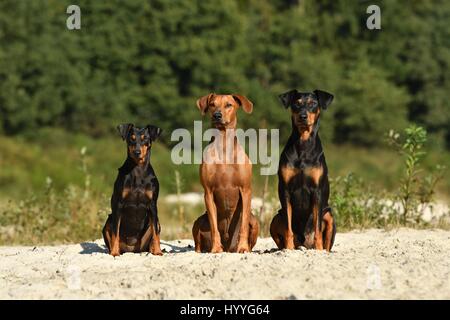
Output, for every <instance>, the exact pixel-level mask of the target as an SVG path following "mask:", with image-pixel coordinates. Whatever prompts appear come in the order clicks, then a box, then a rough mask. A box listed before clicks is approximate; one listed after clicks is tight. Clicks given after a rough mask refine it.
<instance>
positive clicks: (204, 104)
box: [197, 93, 214, 115]
mask: <svg viewBox="0 0 450 320" xmlns="http://www.w3.org/2000/svg"><path fill="white" fill-rule="evenodd" d="M212 97H214V93H210V94H208V95H206V96H203V97H201V98H200V99H198V100H197V108H199V109H200V112H201V113H202V115H204V114H205V113H206V111H208V105H209V103H210V101H211V98H212Z"/></svg>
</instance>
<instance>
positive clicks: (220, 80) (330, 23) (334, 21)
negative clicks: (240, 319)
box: [0, 0, 450, 148]
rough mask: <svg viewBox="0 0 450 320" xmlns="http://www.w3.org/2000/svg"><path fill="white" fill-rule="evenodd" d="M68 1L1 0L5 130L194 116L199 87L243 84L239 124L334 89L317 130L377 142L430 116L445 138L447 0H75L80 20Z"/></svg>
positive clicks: (188, 123)
mask: <svg viewBox="0 0 450 320" xmlns="http://www.w3.org/2000/svg"><path fill="white" fill-rule="evenodd" d="M72 2H73V1H71V0H70V1H69V0H64V1H61V0H36V1H15V0H5V1H1V2H0V132H2V133H3V134H8V135H15V134H20V133H21V132H23V131H33V130H37V129H38V128H40V127H45V126H56V127H63V128H65V129H67V130H69V131H77V132H84V133H87V134H89V135H92V136H94V137H95V136H103V135H106V134H111V132H112V130H114V128H115V126H116V125H117V124H118V123H121V122H128V121H131V122H136V123H138V124H147V123H152V124H157V125H158V126H160V127H162V128H164V129H165V132H166V135H165V136H164V139H165V142H166V143H169V135H168V134H167V133H168V132H170V131H171V130H172V129H175V128H179V127H187V128H191V127H193V126H192V121H193V120H199V119H200V117H201V116H200V114H199V112H198V110H197V109H196V107H195V100H196V99H197V98H198V97H200V96H202V95H205V94H207V93H209V92H211V91H213V92H217V93H226V92H234V93H241V94H244V95H246V96H248V97H249V98H250V100H252V101H253V102H254V104H255V108H254V113H253V114H252V115H250V116H247V115H244V114H241V115H240V120H239V123H240V125H241V126H242V127H256V128H258V127H267V128H281V135H282V137H286V136H287V135H288V134H289V131H290V120H289V115H288V112H287V111H284V110H283V108H282V107H281V105H280V103H279V102H278V101H277V95H278V94H280V93H282V92H284V91H287V90H289V89H292V88H298V89H299V90H303V91H312V90H314V89H316V88H317V89H322V90H326V91H329V92H332V93H333V94H335V101H334V102H333V104H332V105H331V107H330V108H329V109H328V110H327V111H326V113H325V114H324V118H325V119H324V120H323V122H322V127H321V134H322V136H323V137H324V138H325V139H328V141H331V142H334V143H350V144H355V145H361V146H367V147H370V146H377V145H380V144H382V143H384V142H383V139H384V134H385V133H386V132H387V131H388V130H389V129H391V128H392V129H396V130H400V129H402V128H404V127H406V126H407V124H408V123H409V122H416V123H419V124H421V125H423V126H424V127H425V128H426V129H427V130H428V131H429V132H430V134H431V136H432V137H433V139H434V141H435V145H437V146H441V147H446V148H450V100H449V99H448V98H447V95H448V92H450V72H449V71H450V28H449V27H448V21H450V20H449V19H450V3H449V2H447V1H443V0H423V1H414V2H411V1H406V0H399V1H376V3H374V4H377V5H379V7H380V8H381V30H369V29H367V28H366V20H367V18H368V16H369V14H367V13H366V8H367V6H368V5H370V4H373V3H369V2H366V1H351V0H339V1H323V0H317V1H312V0H311V1H306V0H305V1H300V0H288V1H283V0H248V1H240V0H226V1H214V0H170V1H166V0H149V1H147V0H135V1H88V0H80V1H77V3H76V4H77V5H79V7H80V9H81V29H80V30H68V29H67V28H66V19H67V17H68V15H67V14H66V8H67V6H69V5H70V4H73V3H72Z"/></svg>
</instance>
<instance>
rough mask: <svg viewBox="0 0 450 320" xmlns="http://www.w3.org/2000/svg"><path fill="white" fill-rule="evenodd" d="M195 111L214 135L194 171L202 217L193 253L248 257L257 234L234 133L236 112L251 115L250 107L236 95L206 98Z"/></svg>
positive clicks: (248, 168)
mask: <svg viewBox="0 0 450 320" xmlns="http://www.w3.org/2000/svg"><path fill="white" fill-rule="evenodd" d="M197 107H198V108H199V109H200V111H201V113H202V115H204V114H206V113H208V114H209V115H210V117H211V120H212V124H213V127H214V128H216V129H217V132H216V135H215V137H213V138H212V139H211V142H210V143H209V144H208V146H207V147H206V149H205V151H204V153H203V160H202V164H201V165H200V180H201V183H202V185H203V188H204V190H205V206H206V213H205V214H203V215H202V216H200V217H199V218H198V219H197V220H196V221H195V223H194V226H193V228H192V234H193V236H194V241H195V251H196V252H211V253H219V252H223V251H227V252H239V253H244V252H250V251H251V249H252V248H253V247H254V246H255V244H256V239H257V237H258V231H259V224H258V221H257V220H256V218H255V216H254V215H252V213H251V206H250V205H251V197H252V185H251V181H252V163H251V162H250V159H249V158H248V157H247V154H246V153H245V150H244V149H243V148H242V146H241V145H240V144H239V142H238V140H237V137H236V135H235V134H236V131H235V129H236V123H237V116H236V114H237V110H238V108H239V107H242V108H243V109H244V111H245V112H246V113H251V112H252V110H253V103H252V102H250V101H249V100H248V99H247V98H246V97H244V96H241V95H216V94H214V93H211V94H209V95H207V96H204V97H202V98H200V99H198V100H197ZM227 142H228V143H227Z"/></svg>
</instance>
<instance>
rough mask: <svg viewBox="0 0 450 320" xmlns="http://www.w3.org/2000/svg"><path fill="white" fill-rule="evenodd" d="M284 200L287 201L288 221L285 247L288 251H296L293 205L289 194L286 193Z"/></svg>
mask: <svg viewBox="0 0 450 320" xmlns="http://www.w3.org/2000/svg"><path fill="white" fill-rule="evenodd" d="M283 199H284V201H285V208H286V221H287V230H286V235H285V239H284V247H285V248H286V249H295V245H294V232H293V231H292V204H291V199H290V196H289V193H288V192H286V193H285V195H284V197H283Z"/></svg>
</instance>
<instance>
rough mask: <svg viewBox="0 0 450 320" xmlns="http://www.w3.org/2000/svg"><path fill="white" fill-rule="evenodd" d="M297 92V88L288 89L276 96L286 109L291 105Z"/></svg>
mask: <svg viewBox="0 0 450 320" xmlns="http://www.w3.org/2000/svg"><path fill="white" fill-rule="evenodd" d="M297 93H298V91H297V89H294V90H290V91H288V92H285V93H282V94H280V95H279V96H278V98H279V99H280V101H281V104H282V105H283V106H284V107H285V108H286V109H287V108H289V107H290V106H291V104H292V102H293V101H294V99H295V96H296V95H297Z"/></svg>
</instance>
